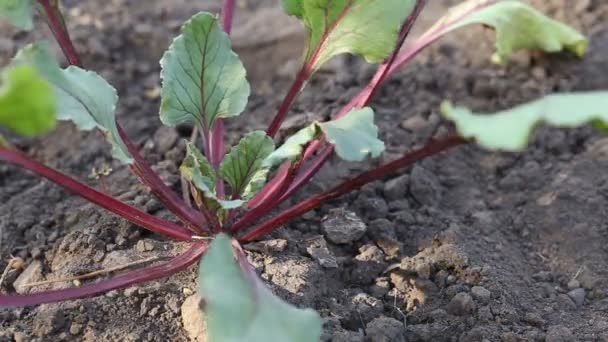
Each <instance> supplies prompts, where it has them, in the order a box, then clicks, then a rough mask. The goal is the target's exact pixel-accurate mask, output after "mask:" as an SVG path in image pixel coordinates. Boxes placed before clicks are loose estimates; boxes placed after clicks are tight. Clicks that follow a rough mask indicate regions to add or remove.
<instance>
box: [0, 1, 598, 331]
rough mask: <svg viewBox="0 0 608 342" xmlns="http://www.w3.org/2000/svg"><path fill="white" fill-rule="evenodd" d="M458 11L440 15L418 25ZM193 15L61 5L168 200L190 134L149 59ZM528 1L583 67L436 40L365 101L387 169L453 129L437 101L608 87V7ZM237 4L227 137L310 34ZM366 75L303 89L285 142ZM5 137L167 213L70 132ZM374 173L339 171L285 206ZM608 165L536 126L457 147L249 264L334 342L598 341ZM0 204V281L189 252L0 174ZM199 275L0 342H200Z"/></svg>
mask: <svg viewBox="0 0 608 342" xmlns="http://www.w3.org/2000/svg"><path fill="white" fill-rule="evenodd" d="M455 2H457V1H437V2H432V4H431V6H432V7H431V8H430V9H429V10H428V12H427V13H430V14H426V17H425V18H423V20H422V24H421V25H419V26H418V27H417V30H418V31H420V26H425V25H426V26H428V24H430V23H431V22H432V20H431V19H432V17H434V16H436V13H440V10H442V9H443V8H445V5H448V4H450V3H452V4H453V3H455ZM194 3H195V2H191V1H190V2H189V1H184V0H172V1H165V2H163V1H157V0H156V1H147V2H146V4H145V5H142V4H141V3H140V2H138V1H134V0H130V1H127V0H116V1H112V2H111V3H109V4H104V5H103V6H100V5H98V2H95V1H82V2H77V1H66V4H67V6H68V7H69V8H70V10H69V12H68V13H69V14H68V16H67V19H68V22H69V25H70V26H71V28H72V32H73V36H74V37H73V38H74V40H75V42H76V45H77V48H78V50H79V51H82V52H83V55H84V59H85V64H86V65H88V66H90V67H91V68H92V69H94V70H96V71H98V72H100V73H101V74H102V75H103V76H104V77H106V78H107V79H108V80H109V81H110V82H111V83H112V84H113V85H114V86H116V87H117V89H118V91H119V94H121V102H120V108H119V114H118V115H119V120H120V122H121V124H123V125H124V127H125V129H126V130H127V132H128V133H129V135H130V136H131V137H133V138H134V141H135V142H136V143H137V144H138V145H139V146H140V147H141V149H142V151H143V154H144V156H145V157H146V159H147V160H149V161H150V162H151V163H152V165H154V168H155V169H157V170H158V172H159V173H160V174H161V176H162V177H163V178H164V179H165V180H166V181H167V182H169V183H171V184H174V186H175V188H176V189H178V188H179V178H178V176H177V175H178V170H177V167H178V165H179V163H180V162H181V159H182V158H183V155H184V146H185V145H184V142H183V139H184V138H186V137H187V136H188V135H189V132H188V129H186V128H184V129H178V130H173V129H167V128H163V127H161V126H160V122H159V121H158V119H157V115H156V113H157V111H158V102H159V101H158V92H157V90H158V88H157V87H158V85H159V78H158V72H159V67H158V60H159V59H160V56H161V55H162V52H163V51H164V49H165V48H166V47H167V46H168V44H169V42H170V39H171V37H172V36H174V35H175V33H176V32H177V30H178V29H179V25H180V24H181V22H183V20H184V19H186V18H187V17H189V16H190V15H191V14H193V13H195V11H197V10H205V9H206V10H216V9H217V4H215V3H205V2H200V3H198V2H197V3H196V4H194ZM532 3H534V5H536V6H537V7H538V8H540V9H541V10H542V11H544V12H545V13H547V14H549V15H551V16H553V17H555V18H557V19H560V20H564V21H566V22H568V23H569V24H571V25H574V26H575V27H577V28H579V29H581V30H582V31H583V32H585V33H586V34H588V35H590V38H591V45H590V48H589V53H588V55H587V56H586V57H585V58H584V59H583V60H581V61H578V60H574V59H573V58H570V57H568V56H551V57H546V56H545V57H543V56H538V55H534V54H518V55H517V56H515V57H514V58H513V60H512V61H511V63H509V64H508V65H506V66H500V67H499V66H494V65H491V64H490V63H489V56H490V54H491V48H492V38H491V35H490V34H487V32H484V31H483V30H480V29H478V30H476V29H471V30H466V31H464V32H462V33H458V34H456V35H454V36H452V37H450V38H447V39H445V40H442V41H441V42H440V43H439V44H436V45H435V46H433V47H432V48H430V49H429V50H428V51H427V52H425V53H424V54H423V55H421V56H420V58H418V59H417V60H416V62H415V63H413V64H412V65H410V66H409V67H408V68H406V69H404V70H403V71H402V72H401V73H400V74H399V75H398V76H397V77H395V78H394V79H393V80H391V81H390V82H389V83H388V84H387V85H386V86H385V87H384V88H382V91H380V92H379V94H378V97H377V99H376V101H375V102H374V104H373V107H374V108H375V109H376V111H377V121H378V125H379V126H380V129H381V132H382V138H383V139H384V141H385V142H386V143H387V153H386V154H385V156H383V157H382V158H381V159H382V160H384V161H386V160H390V159H392V158H394V157H395V156H397V155H398V154H399V153H402V152H403V151H405V150H407V149H410V148H412V147H414V146H418V145H420V144H422V143H424V141H426V139H428V138H429V137H430V136H432V135H433V134H441V133H442V130H443V129H444V128H439V131H438V132H437V130H436V127H437V123H438V121H439V118H438V114H437V109H438V107H439V103H440V101H441V100H442V99H446V98H450V99H453V100H455V101H457V102H458V103H461V104H467V105H471V106H473V107H474V108H476V109H479V110H496V109H500V108H506V107H509V106H512V105H514V104H517V103H521V102H523V101H526V100H530V99H533V98H536V97H538V96H540V95H542V94H544V93H548V92H553V91H571V90H591V89H602V88H603V89H608V49H607V46H608V26H607V25H606V24H605V23H606V22H608V4H605V3H603V2H602V1H599V0H596V1H581V2H580V4H579V5H577V6H575V7H576V8H574V9H571V6H569V5H568V2H567V1H565V0H551V1H540V0H536V1H532ZM242 6H243V8H239V12H237V13H238V15H237V18H236V27H235V32H234V40H235V47H236V49H237V51H238V52H239V53H240V54H241V55H242V57H243V59H244V60H245V64H246V65H247V68H248V70H249V74H250V78H251V82H252V84H253V88H254V93H253V94H252V97H251V100H250V104H249V107H248V109H247V111H246V112H245V113H244V114H243V115H242V117H241V118H239V119H238V120H234V121H233V122H231V123H230V129H231V135H230V136H229V137H228V138H229V140H230V141H231V142H235V141H236V140H237V139H238V137H239V136H241V135H242V134H243V132H245V130H246V129H249V128H250V127H254V128H263V127H264V124H265V123H266V122H267V120H268V118H269V116H270V114H272V112H273V110H274V109H275V108H276V107H277V105H278V103H279V101H280V100H281V96H282V94H283V93H284V92H285V91H286V87H287V86H288V84H289V78H290V75H291V74H293V72H294V71H295V70H294V69H295V67H296V66H297V60H298V58H299V55H300V50H299V46H301V44H302V32H301V30H300V29H298V27H297V25H295V24H294V22H293V21H292V20H290V19H288V18H286V17H283V16H282V15H281V14H280V10H278V9H277V6H276V3H274V1H273V2H271V1H252V2H244V3H243V5H242ZM268 18H273V20H268ZM274 19H276V20H274ZM272 25H275V26H272ZM273 27H274V29H273ZM277 27H279V28H280V29H276V28H277ZM2 32H7V33H6V34H4V35H3V36H4V37H5V38H2V39H0V43H1V44H0V46H1V48H0V55H1V56H2V61H3V63H6V61H8V58H9V57H10V56H11V55H12V54H13V53H14V51H15V50H16V49H18V47H19V46H21V44H23V43H24V42H26V41H30V40H31V39H32V36H34V37H42V36H47V34H48V33H47V32H42V33H41V32H36V33H33V34H32V35H24V34H22V33H15V32H14V31H12V30H10V29H8V28H6V27H3V28H2ZM252 32H257V34H253V35H252ZM279 32H280V33H279ZM9 35H13V36H12V37H10V36H9ZM47 37H48V36H47ZM12 38H14V39H12ZM260 61H264V62H263V63H262V64H256V63H259V62H260ZM372 72H373V68H370V67H369V66H366V65H364V64H362V63H360V62H358V61H356V60H355V59H354V58H338V59H336V60H335V61H334V62H332V63H330V64H329V65H328V66H327V67H326V68H324V69H323V70H322V71H321V72H320V73H319V74H318V75H317V76H316V77H315V80H314V81H312V82H311V84H309V87H308V89H307V90H306V91H305V92H304V93H303V94H302V95H301V97H300V99H299V101H298V103H297V104H296V106H295V107H294V109H293V112H292V114H291V118H290V120H289V122H288V123H287V126H289V127H288V129H290V128H291V129H295V128H297V127H299V126H300V125H302V124H303V123H304V122H305V121H306V120H308V119H309V118H310V117H311V115H310V114H309V113H315V114H314V116H318V117H321V118H326V117H328V116H329V115H330V114H331V113H332V111H333V110H335V109H336V108H337V107H338V106H339V105H340V104H341V103H344V102H346V101H347V100H348V99H349V97H350V96H352V95H353V94H354V93H355V92H356V91H357V89H358V88H359V87H360V86H361V85H362V84H365V82H366V81H367V80H368V79H369V77H370V76H371V74H372ZM16 142H17V145H18V146H19V147H21V148H23V149H24V150H25V151H27V152H28V153H29V154H30V155H32V156H33V157H34V158H36V159H37V160H40V161H42V162H44V163H47V164H49V165H51V166H53V167H56V168H59V169H61V170H63V171H65V172H67V173H69V174H71V175H74V176H76V177H78V178H79V179H83V180H86V181H87V182H89V183H90V184H91V185H95V186H97V185H98V184H96V183H95V182H94V181H92V180H90V179H87V176H88V174H89V173H90V171H91V168H92V167H94V166H97V167H99V166H101V165H102V164H103V163H111V164H112V165H113V167H114V170H115V171H114V172H113V173H112V175H110V176H109V178H108V184H109V189H110V190H109V191H110V192H111V193H112V194H114V195H116V196H118V197H120V198H121V199H122V200H125V201H128V202H130V203H133V204H134V205H136V206H138V207H141V208H144V209H145V210H146V211H148V212H150V213H154V214H157V215H160V216H166V217H171V216H170V214H169V213H168V212H167V211H166V210H164V209H163V208H162V206H160V205H159V203H158V202H157V201H156V200H154V199H153V198H152V196H151V195H150V194H149V192H148V191H147V190H146V189H145V188H144V187H143V186H141V185H138V184H137V183H136V181H135V179H134V178H133V177H132V176H131V175H130V174H129V173H128V171H127V170H126V169H125V168H123V167H120V166H119V165H117V164H116V163H115V162H113V161H112V160H111V158H110V155H109V148H108V146H107V145H106V144H105V143H104V142H103V139H102V137H101V135H100V134H97V133H82V132H78V131H76V130H75V129H74V128H73V127H71V126H70V125H61V126H60V127H59V128H58V129H57V130H56V131H54V132H53V133H51V134H49V135H48V136H46V137H44V138H42V139H39V140H36V141H31V140H28V141H26V140H19V139H17V141H16ZM376 163H378V161H373V162H372V164H376ZM367 165H369V164H347V163H344V162H341V161H339V160H337V159H333V160H331V161H330V165H328V166H326V167H325V168H324V169H323V171H322V172H321V173H320V174H319V176H318V177H316V178H315V179H314V180H313V181H312V182H311V184H310V185H309V186H308V187H307V188H306V189H304V191H303V193H302V194H298V195H297V196H296V198H294V200H293V201H291V203H292V204H293V203H295V201H296V200H297V199H299V198H303V197H304V196H305V195H306V194H312V193H314V192H316V191H318V190H320V189H323V188H327V187H328V186H330V185H331V184H336V183H337V182H339V181H340V180H342V179H345V178H346V177H348V176H350V175H353V174H356V173H358V172H360V171H362V170H364V169H365V168H366V167H367ZM606 167H608V139H607V138H603V137H602V136H601V135H600V134H599V133H598V132H595V131H593V130H591V129H590V128H582V129H576V130H569V131H564V130H554V129H547V128H540V129H539V130H537V132H536V134H535V136H534V139H533V142H532V144H531V147H530V149H529V150H528V151H526V152H525V153H522V154H497V153H488V152H485V151H481V150H479V149H477V148H475V147H471V146H467V147H459V148H457V149H454V150H452V151H449V152H446V153H443V154H442V155H440V156H436V157H433V158H430V159H428V160H425V161H423V162H421V163H419V164H417V165H416V166H414V167H413V168H410V169H409V170H407V171H405V172H404V173H403V174H402V175H396V176H395V177H394V178H390V179H385V180H383V181H378V182H375V183H372V184H370V185H368V186H365V187H364V188H363V189H362V190H361V191H358V192H355V193H352V194H350V195H347V196H345V197H343V198H342V199H340V200H337V201H334V202H332V203H329V204H327V205H325V206H323V207H322V208H320V209H319V210H316V211H314V212H313V213H309V214H306V215H304V217H302V218H301V219H298V220H296V221H294V222H293V223H291V224H289V225H288V226H286V227H283V228H281V229H279V230H277V231H276V232H274V233H273V234H271V236H270V237H268V239H269V240H267V241H265V242H260V243H256V244H252V245H249V246H247V250H248V253H249V256H250V260H251V262H252V264H253V265H254V267H255V268H256V269H257V270H258V271H259V273H260V274H261V276H262V278H264V279H265V280H266V281H267V282H268V283H269V285H270V286H271V287H272V289H273V291H274V292H275V293H277V294H278V295H279V296H281V297H283V298H285V299H287V300H288V301H290V302H292V303H294V304H296V305H299V306H308V307H313V308H315V309H316V310H318V311H319V312H320V313H321V315H322V316H323V317H324V321H325V329H324V335H323V339H324V340H327V341H330V340H331V341H483V340H487V341H519V340H528V341H568V340H571V341H604V340H608V334H607V332H608V318H607V317H606V314H605V312H606V310H608V298H607V296H606V294H607V293H606V291H607V289H608V264H607V263H606V260H608V250H607V249H606V247H605V246H608V228H607V225H606V222H607V220H606V219H607V213H606V210H605V209H604V208H606V207H608V206H607V201H608V198H607V195H608V176H606V173H605V172H603V170H605V169H606ZM0 203H1V204H0V257H1V261H0V268H2V269H4V266H5V265H6V264H7V260H6V259H7V258H8V257H9V256H10V255H14V256H19V257H22V258H23V259H25V261H26V264H27V265H28V266H27V267H28V268H29V267H32V268H30V271H31V272H30V274H29V276H28V280H30V281H34V280H39V279H54V278H59V277H64V276H68V275H73V274H79V273H86V272H87V271H92V270H96V269H99V268H103V267H109V266H115V265H119V264H124V263H126V262H129V261H133V260H137V259H143V258H148V257H151V256H167V255H174V254H176V253H177V252H178V251H180V250H183V249H184V246H183V245H182V244H175V243H172V242H168V241H166V240H163V239H160V238H158V237H156V236H154V235H151V234H148V233H146V232H143V231H141V230H139V229H137V228H136V227H133V226H132V225H130V224H128V223H125V222H123V221H121V220H119V219H117V218H116V217H114V216H111V215H106V213H105V212H103V211H102V210H100V209H97V208H95V207H94V206H92V205H89V204H86V203H85V202H84V201H82V200H80V199H78V198H76V197H74V196H70V195H69V194H68V193H66V192H64V191H63V190H61V189H59V188H58V187H56V186H54V185H52V184H50V183H49V182H46V181H43V180H40V179H39V178H37V177H34V176H33V175H31V174H30V173H27V172H24V171H22V170H20V169H17V168H15V167H12V166H7V165H5V164H0ZM353 215H354V216H353ZM340 224H342V225H344V226H345V227H347V228H349V229H348V230H347V232H348V234H346V235H347V236H335V234H333V235H332V231H334V233H335V229H339V228H340ZM356 228H357V229H356ZM142 241H143V242H142ZM336 242H340V243H336ZM344 242H346V243H344ZM32 265H34V266H35V267H33V266H32ZM36 267H38V269H35V268H36ZM387 268H389V269H391V271H388V272H385V271H386V270H387ZM18 276H19V272H13V273H11V274H9V277H8V278H7V280H6V281H5V284H4V286H3V287H2V288H0V291H4V292H5V291H11V292H12V291H14V287H15V285H16V284H15V281H16V280H17V278H18ZM194 280H195V272H194V270H190V271H187V272H182V273H180V274H178V275H176V276H173V277H171V278H169V279H165V280H161V281H157V282H151V283H148V284H145V285H141V286H138V287H134V288H130V289H126V290H119V291H113V292H110V293H108V294H107V295H105V296H101V297H98V298H92V299H83V300H79V301H73V302H68V303H61V304H52V305H43V306H39V307H37V308H26V309H1V310H0V327H2V329H0V341H4V340H7V341H11V340H18V341H26V340H40V341H46V340H85V341H118V340H119V341H142V340H143V341H167V340H171V341H180V340H188V339H190V338H192V339H193V340H199V341H202V338H200V337H197V336H195V335H196V334H197V333H200V331H198V332H197V331H194V330H193V329H192V325H195V326H196V321H193V320H195V319H197V317H191V316H192V315H189V314H187V313H190V312H192V310H191V309H192V308H191V305H192V303H195V301H192V300H189V301H186V299H187V298H189V297H190V296H191V295H192V293H193V291H195V289H196V285H195V282H194ZM17 284H18V283H17ZM54 286H56V287H62V286H68V284H65V283H64V284H55V285H54ZM184 303H186V304H184ZM184 326H186V327H189V328H188V329H184Z"/></svg>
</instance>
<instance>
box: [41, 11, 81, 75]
mask: <svg viewBox="0 0 608 342" xmlns="http://www.w3.org/2000/svg"><path fill="white" fill-rule="evenodd" d="M38 2H39V3H40V5H41V6H42V8H43V9H44V13H45V14H46V18H47V23H48V25H49V28H50V29H51V32H52V33H53V36H55V39H56V40H57V43H59V46H60V47H61V50H62V51H63V54H64V55H65V58H66V59H67V60H68V63H70V65H76V66H81V65H82V64H81V62H80V58H79V57H78V53H77V52H76V49H75V48H74V44H73V43H72V39H71V38H70V35H69V33H68V31H67V29H66V28H65V23H64V21H63V16H62V14H61V12H60V11H59V9H58V8H55V7H54V6H53V5H52V4H51V2H50V0H38Z"/></svg>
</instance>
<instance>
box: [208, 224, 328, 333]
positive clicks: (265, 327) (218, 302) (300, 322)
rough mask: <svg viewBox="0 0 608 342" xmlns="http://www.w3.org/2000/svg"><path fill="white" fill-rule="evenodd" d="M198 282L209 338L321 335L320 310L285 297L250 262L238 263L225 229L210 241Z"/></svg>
mask: <svg viewBox="0 0 608 342" xmlns="http://www.w3.org/2000/svg"><path fill="white" fill-rule="evenodd" d="M242 262H247V261H246V260H243V261H242ZM243 268H246V269H243ZM245 272H246V273H245ZM198 284H199V290H200V293H201V295H202V297H203V298H204V299H205V303H206V306H205V310H206V316H207V333H208V336H207V337H208V340H209V341H214V342H237V341H238V342H241V341H248V342H267V341H289V342H317V341H319V339H320V337H321V318H320V317H319V315H318V314H317V313H316V312H315V311H313V310H311V309H298V308H296V307H294V306H292V305H290V304H287V303H285V302H283V301H282V300H281V299H279V298H278V297H276V296H275V295H273V294H272V292H271V291H270V290H269V289H268V288H267V287H266V285H265V284H264V283H262V281H261V280H260V279H259V278H258V277H257V275H255V273H254V271H253V270H252V269H251V268H250V266H249V265H243V267H239V264H238V263H237V261H236V260H235V257H234V254H233V251H232V245H231V242H230V239H229V238H228V237H227V236H226V235H223V234H220V235H218V236H217V237H216V238H215V240H214V241H213V243H211V246H210V247H209V250H208V251H207V254H206V255H205V256H204V257H203V260H202V261H201V265H200V270H199V279H198Z"/></svg>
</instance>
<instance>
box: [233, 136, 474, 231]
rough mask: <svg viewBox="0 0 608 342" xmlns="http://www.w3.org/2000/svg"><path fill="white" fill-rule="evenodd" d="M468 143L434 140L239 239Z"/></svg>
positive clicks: (454, 139)
mask: <svg viewBox="0 0 608 342" xmlns="http://www.w3.org/2000/svg"><path fill="white" fill-rule="evenodd" d="M466 142H467V141H466V140H464V139H462V138H460V137H457V136H451V137H448V138H445V139H443V140H439V141H432V142H430V143H428V144H427V145H426V146H424V147H422V148H420V149H417V150H415V151H412V152H410V153H407V154H405V155H404V156H403V157H401V158H399V159H397V160H394V161H392V162H390V163H388V164H385V165H382V166H379V167H377V168H374V169H372V170H369V171H367V172H364V173H362V174H361V175H359V176H357V177H355V178H353V179H351V180H348V181H346V182H344V183H342V184H340V185H338V186H337V187H335V188H333V189H331V190H329V191H325V192H322V193H320V194H317V195H315V196H312V197H311V198H309V199H307V200H304V201H302V202H300V203H298V204H296V205H295V206H293V207H291V208H289V209H287V210H285V211H283V212H282V213H280V214H278V215H277V216H275V217H274V218H272V219H270V220H268V221H265V222H264V223H262V224H260V225H258V226H257V227H255V228H253V229H252V230H250V231H249V232H248V233H246V234H245V235H243V236H242V237H241V238H240V239H239V241H243V242H247V241H253V240H256V239H258V238H259V237H260V236H262V235H264V234H266V233H269V232H270V231H272V230H273V229H276V228H278V227H280V226H282V225H283V224H285V223H287V222H288V221H290V220H293V219H294V218H296V217H299V216H301V215H303V214H304V213H306V212H308V211H310V210H313V209H316V208H318V207H320V206H321V205H322V204H323V203H325V202H327V201H330V200H333V199H335V198H338V197H340V196H342V195H344V194H346V193H348V192H351V191H353V190H356V189H358V188H360V187H362V186H363V185H365V184H367V183H369V182H372V181H375V180H377V179H380V178H383V177H385V176H387V175H389V174H391V173H393V172H396V171H398V170H399V169H401V168H404V167H406V166H409V165H411V164H413V163H415V162H417V161H419V160H421V159H423V158H426V157H429V156H432V155H435V154H437V153H440V152H442V151H444V150H447V149H449V148H451V147H454V146H458V145H461V144H463V143H466Z"/></svg>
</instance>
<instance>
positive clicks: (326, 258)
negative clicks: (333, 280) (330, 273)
mask: <svg viewBox="0 0 608 342" xmlns="http://www.w3.org/2000/svg"><path fill="white" fill-rule="evenodd" d="M306 252H308V254H309V255H310V256H311V257H312V258H313V260H314V261H316V262H317V263H318V264H319V265H321V267H324V268H337V267H338V262H337V260H336V256H335V255H333V253H332V252H331V251H330V250H329V248H327V242H326V241H325V238H323V236H319V238H317V239H313V240H310V241H309V244H308V246H307V247H306Z"/></svg>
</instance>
